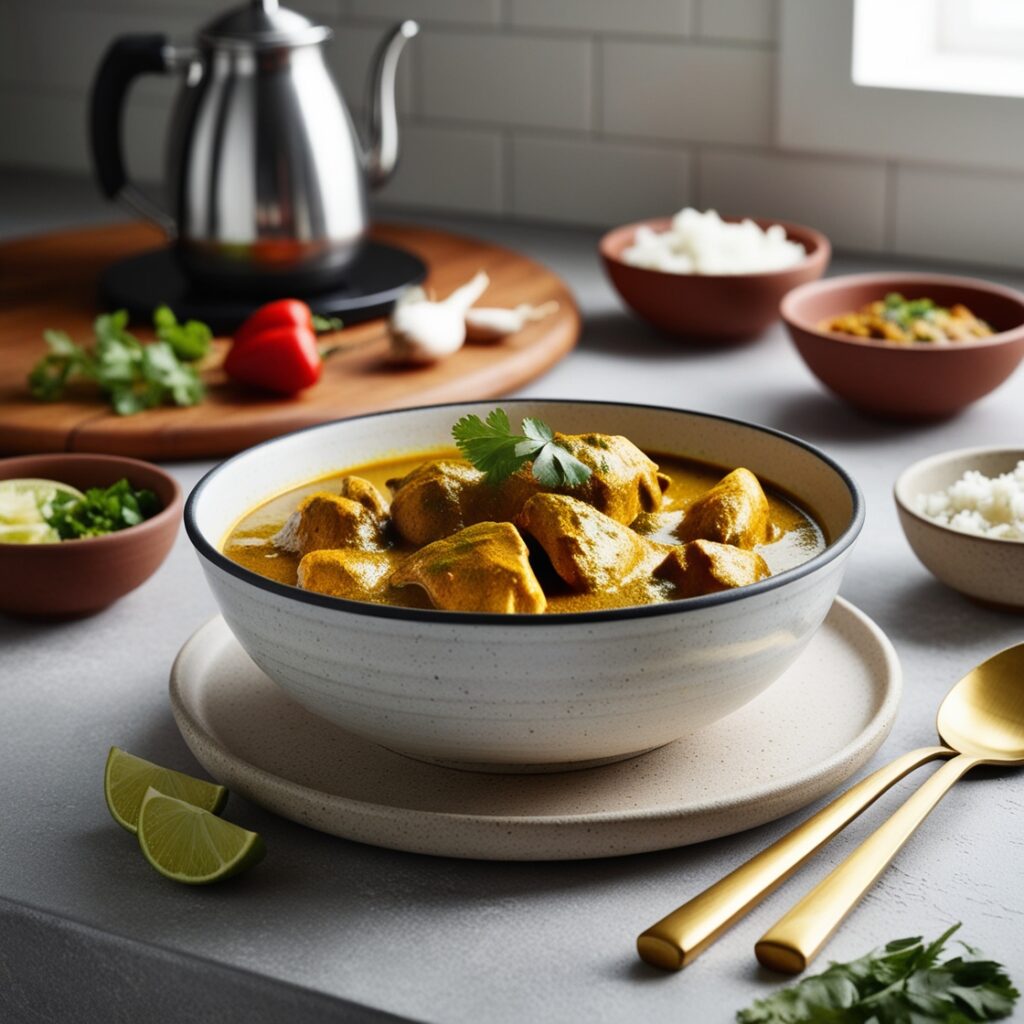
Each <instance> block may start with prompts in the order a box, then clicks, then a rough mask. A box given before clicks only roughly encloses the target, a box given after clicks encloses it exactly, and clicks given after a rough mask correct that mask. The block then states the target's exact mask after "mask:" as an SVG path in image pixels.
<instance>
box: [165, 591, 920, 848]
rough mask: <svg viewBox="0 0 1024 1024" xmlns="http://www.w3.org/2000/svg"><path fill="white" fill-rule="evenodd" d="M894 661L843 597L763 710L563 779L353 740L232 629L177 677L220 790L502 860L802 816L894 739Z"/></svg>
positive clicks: (201, 645) (716, 832)
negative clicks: (294, 697)
mask: <svg viewBox="0 0 1024 1024" xmlns="http://www.w3.org/2000/svg"><path fill="white" fill-rule="evenodd" d="M899 692H900V668H899V662H898V661H897V658H896V652H895V651H894V650H893V648H892V644H891V643H890V642H889V640H888V639H887V637H886V636H885V634H884V633H883V632H882V631H881V630H880V629H879V628H878V627H877V626H876V625H875V624H874V623H873V622H872V621H871V620H870V619H869V618H867V616H865V615H864V614H863V613H862V612H860V611H858V610H857V609H856V608H854V607H853V605H851V604H849V603H848V602H846V601H843V600H842V599H837V601H836V603H835V605H833V607H832V610H831V611H830V612H829V614H828V617H827V618H826V620H825V623H824V624H823V625H822V627H821V629H819V630H818V632H817V633H816V634H815V635H814V638H813V639H812V640H811V642H810V645H809V646H808V648H807V649H806V650H805V651H804V653H803V654H802V655H801V656H800V658H799V659H798V660H797V661H796V663H795V664H794V665H793V666H792V667H790V668H789V669H788V671H786V673H785V674H784V675H783V676H782V677H781V678H780V679H779V680H778V682H776V683H775V684H774V685H773V686H771V687H770V688H769V689H768V690H767V691H766V692H765V693H763V694H762V695H761V696H760V697H758V698H757V699H756V700H754V701H753V702H751V703H750V704H748V705H746V707H744V708H741V709H740V710H739V711H737V712H735V713H734V714H732V715H730V716H729V717H728V718H725V719H722V720H721V721H719V722H716V723H715V724H714V725H711V726H709V727H707V728H706V729H703V730H701V731H700V732H699V733H695V734H693V735H692V736H690V737H686V738H684V739H681V740H677V741H676V742H674V743H670V744H669V745H668V746H665V747H662V748H660V749H659V750H655V751H652V752H651V753H649V754H646V755H644V756H642V757H635V758H632V759H631V760H628V761H620V762H618V763H617V764H611V765H606V766H604V767H601V768H589V769H584V770H581V771H572V772H560V773H557V774H550V775H488V774H481V773H477V772H464V771H458V770H455V769H451V768H441V767H438V766H436V765H430V764H425V763H422V762H419V761H413V760H411V759H409V758H406V757H403V756H401V755H400V754H394V753H391V752H390V751H388V750H385V749H384V748H383V747H378V746H375V745H374V744H372V743H369V742H367V741H366V740H362V739H358V738H356V737H354V736H351V735H349V734H348V733H346V732H344V731H343V730H342V729H340V728H338V727H337V726H335V725H331V724H330V723H329V722H327V721H324V720H323V719H319V718H316V717H315V716H313V715H311V714H310V713H309V712H308V711H305V710H304V709H302V708H300V707H299V706H298V705H297V704H295V703H293V702H292V701H291V700H290V699H289V698H288V697H287V696H285V694H284V692H283V691H282V690H280V689H278V688H277V687H276V686H275V685H274V684H273V683H272V682H271V681H270V680H269V679H268V678H267V677H266V676H265V675H264V674H263V673H262V672H261V671H260V669H258V668H257V667H256V666H255V664H254V663H253V662H252V661H251V660H250V659H249V656H248V655H247V654H246V653H245V652H244V651H243V650H242V648H241V647H240V646H239V644H238V642H237V641H236V640H235V638H234V636H233V635H232V634H231V632H230V630H229V629H228V627H227V625H226V624H225V623H224V620H223V619H222V618H216V619H214V620H213V621H212V622H209V623H207V624H206V625H205V626H203V627H202V628H201V629H200V630H199V631H198V632H197V633H196V634H195V635H194V636H193V637H192V638H191V639H190V640H189V641H188V642H187V643H186V644H185V646H184V647H183V648H182V651H181V653H180V654H179V656H178V659H177V661H176V662H175V664H174V668H173V669H172V671H171V707H172V709H173V711H174V717H175V719H176V720H177V723H178V728H179V729H180V730H181V732H182V735H183V736H184V737H185V741H186V743H188V745H189V747H190V748H191V749H192V752H193V753H194V754H195V755H196V757H197V758H198V759H199V761H200V763H201V764H202V765H203V767H204V768H206V770H207V771H208V772H209V773H210V774H211V775H212V776H213V777H214V778H215V779H217V780H218V781H219V782H222V783H223V784H224V785H226V786H228V787H229V788H230V789H233V790H235V791H236V792H238V793H241V794H243V795H244V796H246V797H248V798H249V799H251V800H254V801H255V802H257V803H259V804H262V805H263V806H264V807H266V808H267V809H268V810H271V811H274V812H276V813H278V814H281V815H283V816H284V817H286V818H291V819H292V820H293V821H297V822H299V823H300V824H303V825H309V826H310V827H312V828H316V829H319V830H321V831H323V832H329V833H332V834H333V835H338V836H343V837H344V838H346V839H355V840H359V841H360V842H364V843H373V844H375V845H378V846H387V847H391V848H393V849H398V850H410V851H413V852H415V853H431V854H438V855H442V856H448V857H478V858H484V859H488V860H572V859H583V858H589V857H610V856H616V855H620V854H627V853H641V852H644V851H648V850H660V849H666V848H668V847H673V846H685V845H687V844H689V843H697V842H701V841H702V840H705V839H712V838H715V837H717V836H723V835H729V834H731V833H733V832H739V831H741V830H743V829H747V828H752V827H753V826H755V825H760V824H763V823H764V822H766V821H771V820H773V819H775V818H779V817H781V816H782V815H785V814H789V813H790V812H792V811H795V810H797V809H798V808H800V807H803V806H805V805H806V804H809V803H811V802H812V801H814V800H816V799H817V798H818V797H820V796H823V795H824V794H826V793H828V792H829V791H830V790H832V789H834V788H835V787H836V786H838V785H839V784H840V783H841V782H843V781H844V780H845V779H847V778H849V776H851V775H852V774H853V773H854V772H855V771H857V769H858V768H860V767H861V766H862V765H863V764H864V763H865V762H866V761H867V760H868V758H869V757H870V756H871V755H872V754H873V753H874V752H875V750H877V748H878V747H879V746H880V745H881V743H882V741H883V740H884V739H885V737H886V736H887V735H888V732H889V729H890V727H891V725H892V721H893V718H894V717H895V714H896V706H897V703H898V700H899Z"/></svg>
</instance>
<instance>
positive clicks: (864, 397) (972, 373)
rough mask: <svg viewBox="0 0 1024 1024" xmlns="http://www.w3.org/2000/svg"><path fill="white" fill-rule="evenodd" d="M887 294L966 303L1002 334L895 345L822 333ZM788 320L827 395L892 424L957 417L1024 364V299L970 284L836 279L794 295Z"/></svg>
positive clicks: (930, 278)
mask: <svg viewBox="0 0 1024 1024" xmlns="http://www.w3.org/2000/svg"><path fill="white" fill-rule="evenodd" d="M888 292H901V293H902V294H903V295H905V296H907V297H908V298H924V297H927V298H931V299H934V300H935V301H936V302H938V303H939V304H940V305H943V306H949V305H953V304H955V303H957V302H960V303H963V304H964V305H966V306H967V307H968V308H969V309H970V310H971V311H972V312H973V313H975V314H976V315H977V316H979V317H981V318H982V319H983V320H987V321H988V323H989V324H990V325H991V326H992V329H993V330H995V331H997V332H998V333H997V334H995V335H993V336H992V337H990V338H979V339H977V340H974V341H964V342H957V343H955V344H950V345H935V344H932V343H930V342H916V343H913V344H909V345H894V344H892V343H891V342H885V341H877V340H874V339H864V338H853V337H850V336H849V335H845V334H838V333H834V332H832V331H823V330H821V329H820V327H819V325H820V324H821V322H822V321H823V320H825V319H827V318H828V317H830V316H835V315H836V314H838V313H843V312H847V311H849V310H856V309H860V308H861V307H862V306H865V305H867V303H869V302H871V301H873V300H875V299H880V298H882V297H884V296H885V295H886V294H887V293H888ZM782 319H783V320H784V321H785V322H786V326H787V327H788V328H789V333H790V336H791V337H792V339H793V342H794V344H795V345H796V348H797V351H798V352H799V353H800V355H801V356H802V357H803V360H804V362H805V363H807V365H808V366H809V367H810V369H811V371H812V372H813V373H814V374H815V376H816V377H817V378H818V379H819V380H820V381H821V382H822V383H823V384H824V385H825V386H826V387H827V388H829V389H830V390H831V391H833V392H834V393H835V394H837V395H838V396H839V397H840V398H843V399H845V400H846V401H847V402H849V403H850V404H851V405H854V406H857V407H858V408H859V409H862V410H864V411H865V412H869V413H874V414H877V415H881V416H885V417H889V418H893V419H903V420H926V419H939V418H942V417H944V416H951V415H952V414H953V413H955V412H958V411H959V410H960V409H963V408H964V407H965V406H967V405H970V404H971V402H976V401H977V400H978V399H979V398H982V397H983V396H985V395H987V394H988V393H989V392H990V391H993V390H994V389H995V388H997V387H999V385H1000V384H1002V383H1003V381H1004V380H1006V378H1007V377H1009V376H1010V374H1011V373H1013V371H1014V370H1015V369H1016V368H1017V364H1018V363H1019V362H1020V361H1021V359H1022V358H1024V295H1022V294H1021V293H1020V292H1017V291H1014V289H1012V288H1004V287H1003V286H1001V285H998V284H991V283H990V282H988V281H981V280H978V279H976V278H970V277H950V276H947V275H943V274H911V273H903V274H900V273H879V274H850V275H847V276H845V277H832V278H829V279H828V280H826V281H817V282H814V283H811V284H805V285H803V287H801V288H797V289H796V290H795V291H792V292H790V293H789V294H788V295H787V296H786V297H785V299H783V300H782Z"/></svg>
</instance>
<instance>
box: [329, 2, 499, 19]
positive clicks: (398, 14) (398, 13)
mask: <svg viewBox="0 0 1024 1024" xmlns="http://www.w3.org/2000/svg"><path fill="white" fill-rule="evenodd" d="M349 11H350V12H351V13H352V14H355V15H358V16H359V17H363V18H370V17H372V18H394V19H395V20H401V19H402V18H415V19H416V20H417V21H422V22H423V23H424V24H426V25H429V24H430V23H431V22H438V23H443V22H456V23H459V22H462V23H467V24H468V23H479V24H484V25H493V24H496V23H497V21H498V17H499V14H500V3H499V0H349Z"/></svg>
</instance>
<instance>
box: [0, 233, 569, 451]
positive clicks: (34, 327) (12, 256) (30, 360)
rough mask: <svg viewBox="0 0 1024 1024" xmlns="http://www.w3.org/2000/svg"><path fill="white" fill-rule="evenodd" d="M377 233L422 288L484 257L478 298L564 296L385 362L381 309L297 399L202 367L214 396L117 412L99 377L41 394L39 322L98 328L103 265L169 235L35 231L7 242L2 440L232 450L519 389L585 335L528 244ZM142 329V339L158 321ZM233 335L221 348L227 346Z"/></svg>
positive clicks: (77, 447)
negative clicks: (96, 388) (404, 253)
mask: <svg viewBox="0 0 1024 1024" xmlns="http://www.w3.org/2000/svg"><path fill="white" fill-rule="evenodd" d="M374 237H376V238H379V239H380V240H381V241H384V242H388V243H391V244H394V245H400V246H404V247H405V248H407V249H409V250H411V251H412V252H414V253H416V254H417V255H418V256H419V257H420V258H421V259H423V260H424V261H425V262H426V264H427V266H428V267H429V274H428V277H427V280H426V282H425V287H426V288H427V289H428V290H432V291H434V292H436V293H437V295H439V296H442V297H443V296H444V295H447V294H448V292H449V291H451V289H452V288H454V287H456V286H457V285H459V284H462V283H463V282H465V281H467V280H468V279H469V278H470V277H472V276H473V274H474V273H475V272H476V271H477V270H486V271H487V273H488V274H489V275H490V278H491V285H490V287H489V288H488V290H487V292H486V293H485V295H484V298H483V300H481V304H485V305H488V306H492V305H493V306H515V305H517V304H519V303H521V302H528V303H531V304H533V305H540V304H542V303H544V302H548V301H549V300H552V299H553V300H555V301H557V303H558V310H557V312H556V313H554V314H553V315H552V316H549V317H547V318H546V319H544V320H542V321H539V322H537V323H534V324H529V325H527V327H526V328H525V329H524V330H522V331H521V332H519V333H518V334H516V335H514V336H512V337H510V338H507V339H505V340H504V341H502V342H500V343H498V344H496V345H467V346H465V347H464V348H463V349H462V350H461V351H459V352H457V353H456V354H455V355H454V356H452V357H451V358H449V359H447V360H445V361H444V362H441V363H439V364H437V365H436V366H432V367H424V368H415V369H412V368H409V369H405V368H397V367H394V366H391V365H389V364H388V363H387V361H386V355H387V351H388V343H387V339H386V337H385V335H384V322H383V321H382V320H371V321H367V322H366V323H362V324H358V325H355V326H353V327H351V328H349V329H347V330H345V331H342V332H341V333H340V334H337V335H334V336H332V337H330V338H329V339H327V340H329V341H335V340H337V341H338V342H342V343H344V344H345V345H346V346H347V345H352V346H354V347H353V348H352V350H351V351H344V352H339V353H336V354H335V355H332V356H331V357H330V358H329V359H328V360H327V361H326V365H325V367H324V375H323V377H322V378H321V380H320V381H319V382H318V383H317V384H316V385H315V386H314V387H312V388H310V389H309V390H308V391H306V392H304V393H303V394H301V395H299V396H298V397H297V398H290V399H284V398H274V397H271V396H267V395H263V394H258V393H255V392H253V391H250V390H247V389H244V388H242V387H239V386H237V385H235V384H233V383H232V382H230V381H228V380H227V379H226V378H225V376H224V374H223V373H222V372H221V371H220V370H219V369H217V368H213V369H211V370H207V371H205V372H204V377H205V379H206V382H207V384H208V388H209V390H208V394H207V396H206V399H205V401H204V402H203V403H202V404H200V405H197V406H193V407H190V408H184V409H179V408H174V407H167V408H161V409H153V410H149V411H147V412H142V413H138V414H136V415H134V416H125V417H121V416H116V415H115V414H114V413H112V412H110V411H109V408H108V407H107V406H106V405H104V404H103V403H102V400H101V399H100V398H99V397H98V396H96V395H95V392H93V391H92V390H91V389H90V388H88V387H86V388H83V389H81V390H78V391H76V392H75V393H73V394H72V393H70V392H69V394H68V396H67V398H66V399H65V400H63V401H60V402H54V403H44V402H36V401H33V400H32V399H31V398H30V397H29V395H28V392H27V389H26V385H25V376H26V374H27V373H28V371H29V369H30V368H31V367H32V365H33V364H34V363H35V362H36V361H37V360H38V359H39V358H40V357H41V356H42V355H43V354H44V352H45V346H44V344H43V340H42V331H43V330H44V328H47V327H55V328H60V329H62V330H65V331H67V332H68V333H69V334H70V335H71V336H72V338H74V339H75V340H76V341H87V340H89V339H91V337H92V329H91V324H92V320H93V318H94V317H95V316H96V314H97V312H99V310H98V309H97V305H96V302H97V300H96V281H97V277H98V274H99V271H100V270H101V269H102V268H103V267H105V266H107V265H108V264H110V263H112V262H113V261H114V260H118V259H121V258H123V257H125V256H130V255H132V254H134V253H138V252H141V251H143V250H145V249H149V248H153V247H154V246H158V245H160V244H162V236H161V235H160V234H159V233H158V232H156V231H155V230H154V229H152V228H150V227H148V226H146V225H141V224H125V225H116V226H109V227H101V228H89V229H86V230H80V231H66V232H61V233H58V234H50V235H39V236H35V237H32V238H26V239H20V240H17V241H13V242H8V243H6V244H3V245H0V452H3V453H4V454H11V455H13V454H26V453H35V452H51V451H83V452H108V453H112V454H117V455H131V456H135V457H138V458H148V459H192V458H212V457H219V456H224V455H230V454H233V453H234V452H237V451H240V450H241V449H243V448H247V447H248V446H249V445H252V444H256V443H257V442H259V441H264V440H266V439H267V438H270V437H276V436H277V435H279V434H283V433H286V432H287V431H289V430H296V429H298V428H300V427H306V426H311V425H313V424H316V423H322V422H325V421H327V420H333V419H339V418H341V417H345V416H355V415H358V414H360V413H367V412H376V411H379V410H382V409H398V408H404V407H408V406H413V405H428V404H432V403H436V402H458V401H467V400H472V399H480V398H491V397H494V396H497V395H501V394H505V393H507V392H509V391H512V390H514V389H516V388H518V387H521V386H522V385H523V384H525V383H527V382H528V381H530V380H533V378H535V377H537V376H538V375H540V374H541V373H543V372H544V371H545V370H547V369H548V368H549V367H551V366H552V365H553V364H554V363H556V362H558V360H559V359H561V358H562V357H563V356H565V355H566V353H567V352H569V350H570V349H571V348H572V347H573V345H574V344H575V343H576V339H577V337H578V335H579V326H580V321H579V313H578V311H577V309H576V304H575V302H574V301H573V298H572V295H571V293H570V292H569V289H568V288H567V287H566V285H565V283H564V282H563V281H562V280H561V279H560V278H559V277H557V276H556V275H555V274H553V273H552V272H551V271H550V270H547V269H546V268H545V267H542V266H541V265H540V264H538V263H534V262H533V261H532V260H528V259H526V258H525V257H523V256H520V255H519V254H518V253H515V252H512V251H510V250H508V249H502V248H500V247H499V246H496V245H490V244H488V243H486V242H481V241H477V240H475V239H472V238H465V237H462V236H460V235H453V234H449V233H447V232H444V231H435V230H432V229H429V228H421V227H412V226H408V225H380V226H378V227H377V228H376V229H375V230H374ZM135 327H137V328H138V330H137V333H138V335H139V337H140V338H149V337H151V336H152V334H151V333H150V332H148V331H146V330H144V329H143V328H142V326H141V325H134V327H133V329H135ZM226 346H227V341H219V342H218V347H219V348H221V349H223V348H226Z"/></svg>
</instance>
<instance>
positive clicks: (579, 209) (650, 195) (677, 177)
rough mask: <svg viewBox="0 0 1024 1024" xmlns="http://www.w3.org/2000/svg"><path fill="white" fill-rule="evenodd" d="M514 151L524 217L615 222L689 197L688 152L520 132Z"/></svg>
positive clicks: (515, 189)
mask: <svg viewBox="0 0 1024 1024" xmlns="http://www.w3.org/2000/svg"><path fill="white" fill-rule="evenodd" d="M512 154H513V160H512V211H513V212H514V213H516V214H517V215H519V216H522V217H537V218H542V219H545V220H553V221H562V222H565V223H572V224H594V225H598V226H600V227H612V226H613V225H616V224H622V223H625V222H627V221H632V220H641V219H643V218H645V217H655V216H659V215H662V214H667V213H671V212H673V211H675V210H678V209H679V208H680V207H681V206H685V205H686V203H687V202H689V201H690V199H691V194H690V193H691V181H690V157H689V154H688V153H686V152H684V151H679V150H671V149H658V148H653V147H644V146H638V145H623V144H620V143H610V142H599V141H568V140H563V139H552V138H529V137H519V136H516V137H515V138H514V139H513V142H512Z"/></svg>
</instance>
